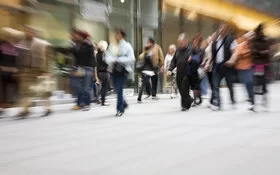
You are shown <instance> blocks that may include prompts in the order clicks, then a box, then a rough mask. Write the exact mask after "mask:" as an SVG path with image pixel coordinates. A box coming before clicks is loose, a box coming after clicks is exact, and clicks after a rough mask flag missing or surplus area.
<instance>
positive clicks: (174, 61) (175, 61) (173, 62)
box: [168, 51, 177, 71]
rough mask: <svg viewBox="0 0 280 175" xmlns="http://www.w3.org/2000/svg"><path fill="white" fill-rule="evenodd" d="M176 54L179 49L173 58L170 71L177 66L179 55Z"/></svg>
mask: <svg viewBox="0 0 280 175" xmlns="http://www.w3.org/2000/svg"><path fill="white" fill-rule="evenodd" d="M176 55H177V51H176V53H175V54H174V56H173V58H172V60H171V63H170V66H169V68H168V70H169V71H173V70H174V69H175V68H176V67H177V56H176Z"/></svg>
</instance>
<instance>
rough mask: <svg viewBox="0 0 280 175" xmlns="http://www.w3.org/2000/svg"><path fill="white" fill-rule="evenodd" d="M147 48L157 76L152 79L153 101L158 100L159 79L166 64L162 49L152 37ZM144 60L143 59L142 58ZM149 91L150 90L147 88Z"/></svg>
mask: <svg viewBox="0 0 280 175" xmlns="http://www.w3.org/2000/svg"><path fill="white" fill-rule="evenodd" d="M147 46H148V47H149V48H150V53H149V55H150V56H151V59H152V63H153V69H154V72H155V75H153V76H152V77H151V82H152V99H154V100H157V99H158V97H157V88H158V79H159V74H160V72H161V71H162V66H163V64H164V57H163V52H162V49H161V47H160V46H159V45H158V44H156V43H155V40H154V39H153V38H152V37H149V39H148V41H147ZM141 59H143V58H141ZM147 90H148V88H147Z"/></svg>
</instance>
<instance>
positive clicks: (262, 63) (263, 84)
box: [251, 24, 272, 110]
mask: <svg viewBox="0 0 280 175" xmlns="http://www.w3.org/2000/svg"><path fill="white" fill-rule="evenodd" d="M254 33H255V36H254V37H253V39H252V43H251V54H252V58H253V64H254V93H255V94H256V95H261V96H262V102H261V104H262V107H263V108H264V109H265V110H267V109H268V97H267V93H268V90H267V84H268V82H269V77H270V75H269V74H270V70H269V68H270V62H271V61H270V58H271V46H272V40H271V39H269V38H268V37H266V36H265V35H264V24H260V25H259V26H258V27H257V28H256V29H255V31H254Z"/></svg>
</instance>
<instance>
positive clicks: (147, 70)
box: [137, 46, 155, 103]
mask: <svg viewBox="0 0 280 175" xmlns="http://www.w3.org/2000/svg"><path fill="white" fill-rule="evenodd" d="M149 53H150V47H149V46H145V51H144V52H143V53H142V54H141V55H140V56H139V60H138V62H140V64H141V68H139V69H140V70H139V71H140V74H141V79H142V82H141V86H140V89H139V93H138V98H137V102H138V103H142V95H143V91H144V89H145V87H147V86H150V78H151V77H152V76H154V75H155V72H154V68H153V63H152V58H151V55H150V54H149Z"/></svg>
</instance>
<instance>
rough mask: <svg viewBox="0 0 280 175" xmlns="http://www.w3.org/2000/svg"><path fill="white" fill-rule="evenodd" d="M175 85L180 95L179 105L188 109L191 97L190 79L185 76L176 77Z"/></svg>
mask: <svg viewBox="0 0 280 175" xmlns="http://www.w3.org/2000/svg"><path fill="white" fill-rule="evenodd" d="M176 81H177V87H178V89H179V92H180V95H181V106H182V108H187V109H189V108H190V107H191V103H192V98H191V96H190V80H189V79H188V77H187V76H178V75H177V77H176Z"/></svg>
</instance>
